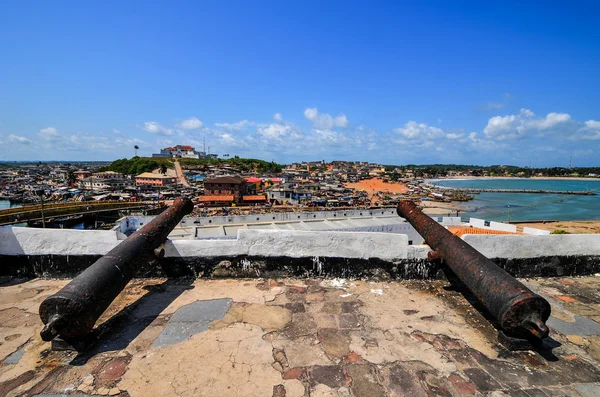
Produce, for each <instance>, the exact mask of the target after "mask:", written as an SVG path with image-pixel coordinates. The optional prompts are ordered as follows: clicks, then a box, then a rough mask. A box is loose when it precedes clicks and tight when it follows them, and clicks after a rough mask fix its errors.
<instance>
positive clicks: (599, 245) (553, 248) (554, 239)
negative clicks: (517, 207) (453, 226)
mask: <svg viewBox="0 0 600 397" xmlns="http://www.w3.org/2000/svg"><path fill="white" fill-rule="evenodd" d="M462 238H463V240H465V242H467V243H468V244H470V245H471V246H473V247H474V248H475V249H476V250H478V251H479V252H481V253H482V254H483V255H485V256H487V257H488V258H503V259H517V258H519V259H523V258H538V257H552V256H600V234H568V235H561V234H556V235H547V236H527V235H526V236H522V235H482V234H465V235H464V236H463V237H462Z"/></svg>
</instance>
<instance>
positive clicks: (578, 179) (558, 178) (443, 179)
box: [425, 176, 600, 183]
mask: <svg viewBox="0 0 600 397" xmlns="http://www.w3.org/2000/svg"><path fill="white" fill-rule="evenodd" d="M471 179H519V180H520V179H522V180H528V179H539V180H556V181H569V180H571V181H600V177H584V176H574V177H569V176H532V177H527V178H521V177H518V176H449V177H446V178H431V179H425V182H428V183H433V182H437V181H445V180H471Z"/></svg>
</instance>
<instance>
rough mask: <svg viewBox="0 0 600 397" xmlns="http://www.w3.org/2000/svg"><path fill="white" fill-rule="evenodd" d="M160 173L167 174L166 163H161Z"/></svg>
mask: <svg viewBox="0 0 600 397" xmlns="http://www.w3.org/2000/svg"><path fill="white" fill-rule="evenodd" d="M160 173H161V174H163V175H167V166H166V165H164V164H161V165H160Z"/></svg>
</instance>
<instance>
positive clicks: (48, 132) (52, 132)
mask: <svg viewBox="0 0 600 397" xmlns="http://www.w3.org/2000/svg"><path fill="white" fill-rule="evenodd" d="M40 134H42V135H43V136H47V137H50V136H57V135H58V131H57V130H56V128H54V127H47V128H42V129H41V130H40Z"/></svg>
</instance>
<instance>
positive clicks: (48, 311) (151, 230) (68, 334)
mask: <svg viewBox="0 0 600 397" xmlns="http://www.w3.org/2000/svg"><path fill="white" fill-rule="evenodd" d="M193 209H194V205H193V204H192V201H191V200H190V199H188V198H185V197H180V198H178V199H177V200H175V202H174V203H173V205H171V206H170V207H169V208H167V209H166V210H165V211H164V212H163V213H161V214H160V215H158V216H157V217H156V218H154V219H153V220H152V221H150V222H148V223H147V224H146V225H144V226H143V227H142V228H141V229H140V230H138V231H136V232H135V233H133V234H132V235H131V236H129V237H127V238H126V239H125V240H123V242H121V243H120V244H119V245H117V246H116V247H115V248H113V249H112V250H110V251H109V252H108V253H107V254H106V255H104V256H103V257H102V258H100V259H98V260H97V261H96V262H94V263H93V264H92V265H91V266H90V267H88V268H87V269H86V270H84V271H83V272H82V273H81V274H80V275H79V276H77V277H76V278H74V279H73V280H72V281H71V282H70V283H69V284H67V285H66V286H65V287H64V288H63V289H61V290H60V291H58V292H57V293H56V294H54V295H52V296H49V297H48V298H46V299H45V300H44V301H43V302H42V304H41V305H40V317H41V319H42V321H43V322H44V324H45V326H44V328H43V329H42V331H41V332H40V336H41V337H42V339H43V340H45V341H51V340H53V339H54V338H56V337H60V338H62V339H63V340H65V341H78V340H82V339H83V338H85V337H86V336H87V335H88V334H89V333H90V332H91V331H92V329H93V328H94V324H95V323H96V321H97V320H98V318H99V317H100V315H101V314H102V313H103V312H104V311H105V310H106V308H108V306H109V305H110V304H111V303H112V301H113V300H114V299H115V298H116V297H117V295H119V293H120V292H121V291H122V290H123V288H125V286H126V285H127V283H128V282H129V281H130V280H131V279H132V278H133V276H134V275H135V273H136V272H137V270H138V268H139V266H140V264H141V263H143V262H144V261H148V260H150V259H152V258H154V257H156V256H157V255H158V256H160V255H159V254H156V253H155V252H154V251H155V249H157V248H158V247H159V246H160V245H161V244H163V243H164V242H165V241H166V239H167V236H168V235H169V233H171V231H172V230H173V229H174V228H175V226H177V224H178V223H179V222H180V221H181V219H182V218H183V217H184V216H185V215H187V214H189V213H190V212H192V210H193ZM162 252H164V251H162Z"/></svg>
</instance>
